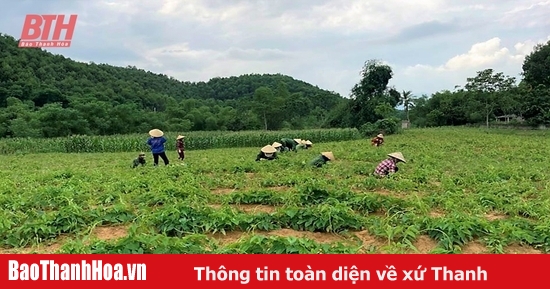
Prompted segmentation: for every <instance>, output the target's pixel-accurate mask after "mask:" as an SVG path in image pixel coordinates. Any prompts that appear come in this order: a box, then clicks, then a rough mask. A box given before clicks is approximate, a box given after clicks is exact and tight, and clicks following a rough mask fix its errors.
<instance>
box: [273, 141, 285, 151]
mask: <svg viewBox="0 0 550 289" xmlns="http://www.w3.org/2000/svg"><path fill="white" fill-rule="evenodd" d="M271 146H272V147H274V148H275V149H276V150H277V152H278V153H280V152H282V151H284V149H285V148H284V147H283V145H282V144H281V143H278V142H274V143H273V144H272V145H271Z"/></svg>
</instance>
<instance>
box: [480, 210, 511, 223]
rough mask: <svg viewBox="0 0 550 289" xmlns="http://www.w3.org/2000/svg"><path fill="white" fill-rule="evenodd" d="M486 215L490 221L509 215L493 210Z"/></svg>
mask: <svg viewBox="0 0 550 289" xmlns="http://www.w3.org/2000/svg"><path fill="white" fill-rule="evenodd" d="M484 217H485V218H486V219H487V220H489V221H494V220H502V219H506V217H507V216H506V215H504V214H499V213H494V212H491V213H487V214H485V216H484Z"/></svg>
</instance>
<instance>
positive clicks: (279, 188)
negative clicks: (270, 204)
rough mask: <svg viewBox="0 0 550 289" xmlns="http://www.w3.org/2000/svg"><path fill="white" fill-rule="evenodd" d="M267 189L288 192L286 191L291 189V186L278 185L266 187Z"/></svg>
mask: <svg viewBox="0 0 550 289" xmlns="http://www.w3.org/2000/svg"><path fill="white" fill-rule="evenodd" d="M266 189H268V190H271V191H276V192H286V191H288V190H290V189H291V188H290V187H287V186H277V187H266Z"/></svg>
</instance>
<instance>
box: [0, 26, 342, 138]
mask: <svg viewBox="0 0 550 289" xmlns="http://www.w3.org/2000/svg"><path fill="white" fill-rule="evenodd" d="M17 44H18V41H17V40H16V39H15V38H14V37H12V36H9V35H5V34H0V65H1V66H2V67H1V69H0V137H56V136H67V135H72V134H87V135H110V134H124V133H137V132H141V133H143V132H147V131H148V130H149V129H151V128H152V127H158V128H161V129H163V130H167V131H190V130H234V131H237V130H251V129H265V128H267V129H269V130H279V129H302V128H315V127H320V126H321V125H322V124H323V123H324V122H325V119H326V117H327V115H328V112H329V111H331V110H332V109H334V108H335V107H336V106H337V105H339V104H340V103H341V102H345V101H346V99H344V98H343V97H342V96H340V95H339V94H337V93H334V92H331V91H327V90H323V89H320V88H319V87H317V86H313V85H311V84H308V83H306V82H304V81H300V80H297V79H294V78H292V77H290V76H286V75H281V74H262V75H260V74H249V75H241V76H233V77H227V78H213V79H211V80H209V81H208V82H195V83H194V82H188V81H179V80H176V79H175V78H173V77H169V76H167V75H164V74H156V73H153V72H150V71H145V70H143V69H138V68H136V67H125V68H124V67H116V66H112V65H108V64H95V63H81V62H77V61H74V60H71V59H70V58H66V57H64V56H62V55H56V54H52V53H50V52H47V51H44V50H42V49H39V48H24V49H23V48H18V47H17Z"/></svg>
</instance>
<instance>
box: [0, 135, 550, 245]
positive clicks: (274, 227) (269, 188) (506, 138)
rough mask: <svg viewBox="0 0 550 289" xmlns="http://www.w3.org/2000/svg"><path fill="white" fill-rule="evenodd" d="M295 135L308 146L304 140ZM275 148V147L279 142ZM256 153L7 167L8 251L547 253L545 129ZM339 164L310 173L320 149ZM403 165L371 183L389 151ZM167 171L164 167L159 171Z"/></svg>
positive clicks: (73, 159)
mask: <svg viewBox="0 0 550 289" xmlns="http://www.w3.org/2000/svg"><path fill="white" fill-rule="evenodd" d="M297 137H298V136H297ZM275 140H276V139H274V140H273V141H275ZM311 140H312V141H313V142H314V143H315V144H314V147H313V149H311V150H301V151H299V152H298V153H292V152H290V153H286V154H282V155H281V156H280V159H279V160H276V161H271V162H255V161H254V159H255V156H256V154H257V152H258V149H259V147H258V148H234V149H209V150H188V151H187V152H186V160H185V161H184V162H180V161H178V160H177V155H176V152H175V151H172V150H171V151H169V152H168V156H169V158H170V161H171V162H172V164H171V165H170V166H168V167H164V166H162V165H161V166H160V167H156V168H155V167H153V166H152V158H151V156H149V155H148V157H147V161H148V165H147V166H146V167H140V168H137V169H131V168H130V165H131V161H132V159H133V158H134V157H136V156H137V152H121V153H80V154H73V153H43V154H14V155H3V156H0V246H1V247H2V248H3V249H1V250H2V252H3V253H29V252H40V253H546V252H548V251H550V221H549V220H548V219H549V218H548V217H549V216H550V174H549V173H548V171H547V169H548V161H549V160H550V156H548V154H547V153H546V151H547V148H548V147H550V138H548V135H547V134H545V132H540V131H515V132H513V133H511V132H509V131H506V132H502V131H500V130H491V131H485V130H479V129H472V128H438V129H412V130H408V131H405V132H404V133H402V134H399V135H392V136H387V137H386V143H385V145H384V146H383V147H381V148H374V147H371V146H370V145H369V140H365V139H363V140H352V141H341V142H327V143H316V140H315V139H311ZM328 150H330V151H333V152H334V155H335V156H336V158H337V160H336V161H335V162H332V163H329V164H327V165H326V166H325V167H322V168H312V167H309V166H307V165H305V164H304V163H307V162H309V161H310V160H311V159H312V158H314V157H315V156H317V154H318V153H320V152H321V151H328ZM393 151H401V152H403V154H404V156H405V158H406V159H407V163H406V164H400V165H399V166H400V171H399V173H398V174H397V175H395V176H394V177H392V178H387V179H376V178H374V177H372V176H370V173H371V172H372V171H373V169H374V167H375V166H376V165H377V163H378V162H379V161H381V160H383V159H384V158H385V156H386V154H387V153H390V152H393ZM161 163H162V161H161Z"/></svg>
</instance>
